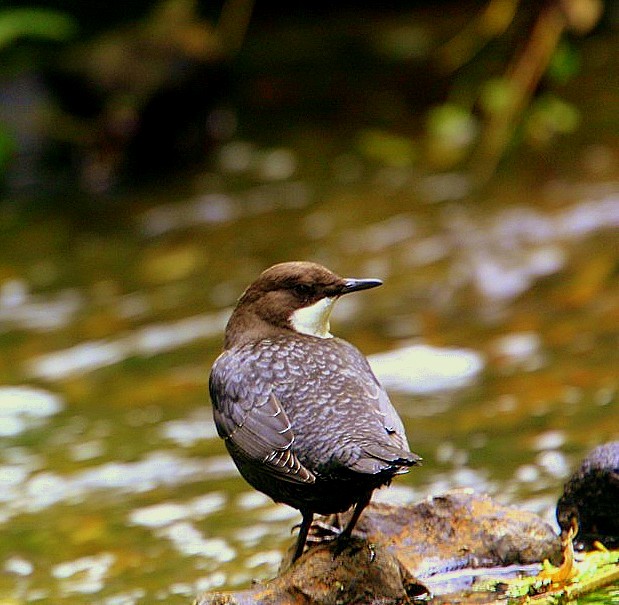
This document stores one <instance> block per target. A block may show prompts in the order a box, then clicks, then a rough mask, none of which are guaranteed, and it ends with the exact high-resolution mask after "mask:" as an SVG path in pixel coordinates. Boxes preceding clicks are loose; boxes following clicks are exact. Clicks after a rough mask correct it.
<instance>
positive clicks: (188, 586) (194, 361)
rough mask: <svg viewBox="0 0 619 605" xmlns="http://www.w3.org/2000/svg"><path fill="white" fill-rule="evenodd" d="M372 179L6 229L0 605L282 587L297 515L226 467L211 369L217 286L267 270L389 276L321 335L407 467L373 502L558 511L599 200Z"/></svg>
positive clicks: (601, 297) (606, 267)
mask: <svg viewBox="0 0 619 605" xmlns="http://www.w3.org/2000/svg"><path fill="white" fill-rule="evenodd" d="M291 153H292V152H291ZM298 161H299V162H300V161H301V160H300V159H299V160H298ZM379 172H380V171H377V172H374V173H370V174H368V175H367V177H368V178H367V180H366V181H365V182H363V183H359V184H357V185H354V186H353V187H352V188H351V187H341V186H338V185H334V186H332V187H331V188H330V190H329V191H328V192H327V193H326V194H325V193H323V194H321V195H317V194H316V192H315V190H316V186H315V184H313V183H312V182H311V181H304V180H302V179H300V178H299V180H297V181H288V180H287V181H286V182H279V181H273V182H268V183H267V184H264V183H260V184H255V183H253V182H252V180H251V179H249V178H248V179H247V182H246V186H245V189H242V190H241V191H236V192H233V191H231V190H230V189H228V188H227V187H226V186H225V181H224V180H223V179H216V178H208V179H205V178H202V179H200V183H201V185H200V186H198V185H196V186H195V188H196V191H195V192H194V193H193V194H192V195H187V197H185V198H184V199H177V200H176V201H173V202H171V201H169V200H171V199H174V198H175V192H174V189H170V190H169V191H167V192H165V193H164V194H162V195H161V197H159V198H152V199H149V200H147V203H146V206H147V208H146V209H145V208H144V204H141V205H139V206H138V205H136V204H129V205H128V207H127V212H128V214H129V218H128V221H127V222H124V223H123V226H122V228H121V227H120V226H118V228H117V229H112V230H111V232H110V231H108V232H106V233H101V232H99V231H98V230H97V229H96V226H94V225H81V226H79V227H75V226H74V225H70V224H69V222H68V219H67V218H66V217H63V216H62V215H57V216H53V217H51V219H50V218H49V217H48V216H46V217H45V222H44V221H43V219H40V218H36V217H34V218H30V219H28V218H27V217H24V216H22V215H20V214H19V213H18V212H17V211H16V212H15V214H14V215H13V216H12V217H9V218H5V224H6V223H8V226H9V228H8V229H7V230H5V232H4V234H3V235H2V239H1V241H0V246H1V248H2V258H3V259H5V260H4V261H3V263H2V267H0V270H1V271H2V274H3V275H4V276H5V277H4V279H3V281H2V285H1V287H0V318H1V319H0V330H1V332H0V349H1V350H2V355H1V359H2V362H0V375H1V376H2V381H3V383H4V384H5V385H7V386H5V387H3V389H1V390H0V409H1V410H2V414H1V416H0V440H1V442H2V449H1V450H0V483H1V484H2V489H1V490H0V493H1V496H0V527H1V531H2V536H3V539H2V541H1V543H0V567H2V569H3V570H4V572H5V573H3V574H2V576H1V578H0V592H2V594H6V595H9V598H11V599H13V601H14V602H17V603H20V602H40V603H71V604H79V603H93V602H96V603H105V604H116V603H141V602H153V601H155V602H156V601H162V602H166V603H186V602H187V601H188V599H190V598H191V597H192V596H193V595H195V594H196V593H198V592H200V591H204V590H210V589H215V588H234V587H240V586H244V585H247V584H248V583H249V582H250V581H251V579H253V578H266V577H269V576H272V575H274V574H275V573H276V571H277V567H278V565H279V561H280V556H281V552H282V550H283V549H285V548H287V547H288V546H289V545H290V544H291V542H292V537H291V535H290V532H291V527H292V526H293V525H294V524H295V523H297V522H298V521H299V515H298V513H296V511H293V510H291V509H289V508H287V507H285V506H276V505H274V504H273V503H271V502H270V501H269V500H268V499H267V498H266V497H264V496H262V495H261V494H258V493H256V492H254V491H252V490H251V489H250V488H248V486H247V485H246V484H245V483H244V482H243V480H242V479H241V478H240V477H239V475H238V474H237V472H236V470H235V468H234V466H233V464H232V463H231V462H230V460H229V458H228V456H227V455H226V453H225V450H224V447H223V444H222V443H221V442H220V440H219V439H218V438H217V436H216V432H215V429H214V426H213V422H212V418H211V414H210V408H209V402H208V396H207V377H208V371H209V367H210V364H211V362H212V361H213V359H214V357H215V356H216V355H217V353H218V351H219V347H220V342H221V334H222V329H223V326H224V324H225V320H226V318H227V315H228V313H229V309H230V306H231V305H232V304H233V302H234V300H235V298H236V296H238V294H239V293H240V292H241V291H242V289H243V287H244V286H245V285H246V284H247V283H248V281H250V280H251V279H252V278H253V277H254V276H255V275H256V274H257V272H258V271H259V270H261V269H262V268H263V267H264V266H266V265H269V264H270V263H272V262H275V261H278V260H283V259H293V258H310V259H315V260H318V261H321V262H324V263H325V264H326V265H328V266H330V267H332V268H333V269H335V270H337V271H339V272H341V273H342V274H345V275H351V276H360V277H366V276H378V277H381V278H382V279H384V281H385V285H384V286H383V287H382V288H380V289H378V290H376V291H373V292H372V293H369V294H367V295H366V294H363V295H359V296H357V297H355V298H353V297H351V299H349V300H346V299H345V300H342V301H340V305H339V308H338V309H337V312H336V314H335V316H334V318H333V322H332V323H333V329H334V331H335V332H336V333H338V334H339V335H342V336H344V337H346V338H348V339H350V340H352V341H353V342H355V343H356V344H357V345H358V346H359V347H360V348H361V349H363V350H364V351H365V352H366V353H367V354H368V355H369V356H370V359H371V361H372V363H373V364H374V367H375V369H376V371H377V373H378V374H379V375H380V376H381V378H382V379H383V380H384V381H385V383H386V384H387V385H388V386H389V389H390V391H391V394H392V398H393V400H394V403H395V405H396V406H397V408H398V409H399V411H400V413H401V415H402V417H403V419H404V422H405V424H406V427H407V430H408V433H409V437H410V441H411V444H412V446H413V449H414V450H415V451H416V452H418V453H419V454H421V455H422V456H423V457H424V459H425V465H424V466H423V467H422V468H420V469H414V471H413V472H411V473H410V474H409V475H407V476H405V477H402V478H398V481H397V482H396V483H395V485H394V486H393V488H391V489H390V490H382V491H381V492H379V493H378V494H377V497H379V498H385V499H387V500H389V501H400V502H410V501H415V500H417V499H420V498H422V497H424V496H425V495H428V494H436V493H440V492H442V491H444V490H446V489H450V488H453V487H460V486H467V487H473V488H475V489H476V490H479V491H485V492H489V493H491V494H493V495H494V496H496V497H497V498H498V499H500V500H501V501H503V502H508V503H517V504H519V505H521V506H523V507H526V508H528V509H532V510H534V511H537V512H539V513H540V514H542V515H543V516H544V517H546V518H548V519H549V520H552V518H553V510H554V503H555V501H556V498H557V497H558V495H559V494H560V491H561V487H562V484H563V483H564V481H565V480H566V478H567V476H568V475H569V473H570V469H571V468H573V467H574V466H575V465H576V463H577V462H578V461H579V459H580V458H581V457H582V456H583V455H584V453H586V451H587V450H588V449H590V448H591V447H592V446H594V445H596V444H598V443H601V442H604V441H607V440H610V439H613V438H615V439H616V438H617V435H618V433H617V430H618V427H619V406H618V405H617V401H618V394H617V389H618V384H617V377H616V367H617V362H618V351H619V349H618V347H617V344H618V333H617V328H616V326H617V318H618V317H619V291H618V284H617V280H616V275H615V272H616V266H617V250H618V248H617V246H616V244H617V238H616V227H617V224H618V222H619V221H618V217H619V188H618V190H617V191H615V189H614V187H613V186H611V185H609V186H608V187H606V188H599V187H591V188H590V189H589V190H587V189H586V188H585V189H583V190H582V192H581V195H579V196H577V198H576V199H575V196H574V195H573V192H570V191H568V190H567V189H566V193H565V202H564V203H562V204H559V203H557V202H556V198H557V195H558V194H557V193H556V191H555V192H553V194H552V198H553V201H552V203H548V201H547V199H544V197H543V196H541V197H540V199H539V200H536V202H537V203H536V204H535V205H532V204H531V203H530V202H529V203H528V204H509V205H508V204H503V205H501V204H498V203H497V204H496V206H495V207H494V208H492V209H488V208H485V209H484V211H483V212H482V211H481V210H480V208H479V207H478V206H474V205H472V204H470V203H466V202H461V203H452V204H450V205H449V206H443V205H427V204H425V203H422V202H420V201H418V200H416V199H415V195H414V194H415V192H414V190H413V191H412V193H407V192H406V189H405V188H403V187H402V186H401V181H398V185H397V187H396V189H395V190H394V191H389V190H387V191H385V189H384V181H383V179H384V178H385V177H384V175H380V174H379ZM402 178H403V177H402ZM377 181H378V182H379V183H380V185H378V184H377ZM205 182H206V183H207V184H206V185H204V183H205ZM578 198H580V199H578ZM162 199H163V200H164V201H162ZM166 200H167V201H166ZM50 220H51V226H50V223H49V221H50ZM396 351H399V352H398V353H397V354H396V353H395V352H396ZM8 385H14V386H8Z"/></svg>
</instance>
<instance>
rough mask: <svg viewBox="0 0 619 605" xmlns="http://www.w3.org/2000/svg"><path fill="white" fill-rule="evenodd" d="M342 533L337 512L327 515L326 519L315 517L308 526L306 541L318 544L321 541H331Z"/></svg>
mask: <svg viewBox="0 0 619 605" xmlns="http://www.w3.org/2000/svg"><path fill="white" fill-rule="evenodd" d="M341 533H342V527H341V523H340V516H339V515H338V514H334V515H331V516H330V517H327V519H326V520H323V519H316V520H315V521H314V522H313V523H312V526H311V527H310V531H309V535H308V536H307V542H309V543H312V544H320V543H322V542H332V541H333V540H336V539H337V538H338V537H339V536H340V535H341Z"/></svg>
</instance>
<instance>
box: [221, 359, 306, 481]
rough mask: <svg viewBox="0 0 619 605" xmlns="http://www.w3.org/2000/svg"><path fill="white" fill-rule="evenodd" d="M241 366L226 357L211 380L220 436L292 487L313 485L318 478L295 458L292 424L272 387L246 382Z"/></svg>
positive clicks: (257, 382)
mask: <svg viewBox="0 0 619 605" xmlns="http://www.w3.org/2000/svg"><path fill="white" fill-rule="evenodd" d="M238 368H239V366H238V365H237V364H236V363H235V360H234V358H233V357H227V356H226V354H225V353H224V354H223V355H221V356H220V357H219V358H218V359H217V361H216V362H215V364H214V365H213V370H212V371H211V375H210V378H209V392H210V395H211V401H212V402H213V417H214V420H215V426H216V427H217V432H218V433H219V436H220V437H222V438H223V439H226V440H229V442H230V443H231V445H232V446H233V449H234V450H236V451H237V452H239V454H240V455H241V456H243V457H244V458H247V459H249V460H250V461H254V462H259V463H261V464H264V465H265V470H268V471H270V472H272V473H275V474H276V475H277V477H278V478H279V479H284V480H286V481H290V482H292V483H313V482H314V481H315V476H314V475H313V473H311V472H310V471H309V470H308V469H307V468H305V467H304V466H303V465H302V464H301V463H300V462H299V459H298V458H297V456H296V455H295V453H294V451H293V448H292V445H293V443H294V433H293V431H292V427H291V425H290V420H289V419H288V416H287V415H286V412H285V411H284V409H283V408H282V406H281V404H280V402H279V401H278V399H277V397H276V396H275V395H274V394H273V392H272V388H271V386H270V385H269V384H266V383H264V382H261V381H259V380H251V381H242V380H238V379H235V378H237V377H238V375H239V369H238Z"/></svg>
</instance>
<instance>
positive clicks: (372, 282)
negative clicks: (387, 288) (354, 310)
mask: <svg viewBox="0 0 619 605" xmlns="http://www.w3.org/2000/svg"><path fill="white" fill-rule="evenodd" d="M382 285H383V282H382V281H381V280H380V279H352V278H346V279H344V285H343V287H342V294H348V293H349V292H357V291H358V290H369V289H370V288H376V287H377V286H382Z"/></svg>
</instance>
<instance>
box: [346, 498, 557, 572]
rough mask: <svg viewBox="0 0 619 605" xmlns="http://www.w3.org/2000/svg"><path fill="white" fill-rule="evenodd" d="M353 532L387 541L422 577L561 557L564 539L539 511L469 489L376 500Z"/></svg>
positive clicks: (375, 541)
mask: <svg viewBox="0 0 619 605" xmlns="http://www.w3.org/2000/svg"><path fill="white" fill-rule="evenodd" d="M349 514H350V513H346V515H349ZM342 517H345V515H342ZM345 522H346V519H345V518H344V519H343V520H342V523H345ZM353 535H357V536H363V537H365V538H366V539H367V540H369V541H370V542H373V543H378V544H384V545H385V547H386V548H387V549H388V550H389V551H390V552H391V553H392V554H393V555H394V556H395V557H397V559H398V560H399V561H400V563H401V564H402V566H403V567H404V568H405V569H406V571H407V572H408V573H409V574H410V575H412V576H415V577H417V578H420V579H424V578H427V577H429V576H432V575H434V574H437V573H443V572H446V571H453V570H456V569H463V568H479V567H498V566H506V565H513V564H521V565H528V564H530V563H540V562H542V561H543V560H544V559H549V560H551V561H554V562H560V560H561V544H560V540H559V538H558V536H557V535H556V534H555V532H554V531H553V529H552V527H551V526H550V525H549V524H548V523H546V522H545V521H543V520H542V519H541V518H540V517H539V516H537V515H535V514H533V513H530V512H527V511H523V510H519V509H517V508H514V507H508V506H503V505H501V504H498V503H497V502H495V501H494V500H492V499H491V498H490V497H489V496H486V495H480V494H475V493H473V492H472V490H468V489H465V490H454V491H451V492H447V493H446V494H443V495H440V496H434V497H429V498H427V499H425V500H423V501H421V502H418V503H416V504H412V505H408V506H393V505H390V504H382V503H381V504H375V503H372V504H370V506H368V508H367V509H366V510H365V511H364V512H363V515H361V518H360V520H359V522H358V524H357V529H356V531H355V532H353Z"/></svg>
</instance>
